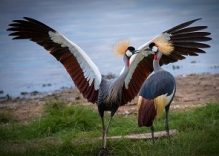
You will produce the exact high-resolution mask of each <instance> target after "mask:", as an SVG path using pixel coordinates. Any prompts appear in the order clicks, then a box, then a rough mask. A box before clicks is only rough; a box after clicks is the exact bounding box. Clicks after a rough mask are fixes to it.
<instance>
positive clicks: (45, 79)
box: [0, 47, 219, 97]
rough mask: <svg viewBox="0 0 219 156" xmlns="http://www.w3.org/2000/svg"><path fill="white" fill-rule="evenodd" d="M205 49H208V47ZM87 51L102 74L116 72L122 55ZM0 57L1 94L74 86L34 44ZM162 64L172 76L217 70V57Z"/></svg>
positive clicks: (59, 65)
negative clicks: (29, 49) (29, 47)
mask: <svg viewBox="0 0 219 156" xmlns="http://www.w3.org/2000/svg"><path fill="white" fill-rule="evenodd" d="M27 49H28V48H27ZM209 50H210V49H209ZM208 53H210V52H209V51H208ZM2 54H4V55H2ZM88 55H89V56H90V57H91V58H92V60H93V61H94V62H95V63H96V64H97V66H98V67H99V68H100V71H101V73H103V74H108V73H114V74H117V75H118V74H119V73H120V70H121V69H122V67H123V61H122V58H120V57H117V56H116V55H114V54H113V53H110V52H109V53H91V54H88ZM210 56H211V55H210ZM3 58H4V59H3ZM205 58H207V59H205ZM0 59H1V63H0V75H1V77H0V90H3V91H4V94H9V95H10V96H13V97H16V96H19V95H20V94H21V92H33V91H39V92H50V91H55V90H58V89H61V88H63V87H72V86H74V84H73V82H72V80H71V78H70V76H69V75H68V73H67V72H66V71H65V69H64V67H63V66H62V64H61V63H59V62H58V61H56V59H54V58H53V57H52V56H50V55H49V54H48V53H47V52H46V51H45V50H44V49H42V48H38V47H36V50H35V51H28V50H24V51H22V52H21V51H20V50H18V51H14V52H13V55H12V54H11V55H10V54H9V52H8V53H1V55H0ZM164 68H165V69H166V70H168V71H170V72H171V73H172V74H174V75H175V76H177V75H184V74H190V73H219V63H218V61H217V59H215V60H214V59H213V58H212V59H209V54H201V56H199V57H188V58H187V59H186V60H183V61H180V62H177V63H174V64H169V65H167V66H164Z"/></svg>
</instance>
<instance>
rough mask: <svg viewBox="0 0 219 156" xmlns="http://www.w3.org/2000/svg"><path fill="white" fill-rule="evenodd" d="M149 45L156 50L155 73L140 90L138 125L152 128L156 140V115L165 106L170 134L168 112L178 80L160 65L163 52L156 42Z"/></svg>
mask: <svg viewBox="0 0 219 156" xmlns="http://www.w3.org/2000/svg"><path fill="white" fill-rule="evenodd" d="M149 47H150V48H151V49H152V51H154V58H153V69H154V71H153V73H151V74H150V75H149V76H148V78H147V79H146V80H145V82H144V84H143V85H142V88H141V90H140V92H139V98H138V125H139V127H142V126H146V127H150V128H151V134H152V140H153V142H154V126H153V121H154V119H155V117H158V118H159V117H160V116H161V115H162V112H163V110H164V108H165V112H166V116H165V117H166V120H165V127H166V132H167V135H168V136H169V123H168V112H169V108H170V104H171V102H172V100H173V97H174V95H175V92H176V82H175V78H174V76H173V75H172V74H171V73H169V72H168V71H165V70H164V69H163V68H161V67H160V64H159V60H160V59H161V57H162V53H160V52H158V51H157V50H158V48H157V46H156V45H155V43H153V42H152V43H151V44H150V45H149Z"/></svg>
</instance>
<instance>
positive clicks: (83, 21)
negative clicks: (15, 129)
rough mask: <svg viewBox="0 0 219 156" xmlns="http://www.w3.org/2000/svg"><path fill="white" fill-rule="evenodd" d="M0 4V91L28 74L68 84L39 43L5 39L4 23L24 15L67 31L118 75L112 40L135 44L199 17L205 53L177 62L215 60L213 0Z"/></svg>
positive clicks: (218, 19) (218, 4)
mask: <svg viewBox="0 0 219 156" xmlns="http://www.w3.org/2000/svg"><path fill="white" fill-rule="evenodd" d="M0 3H1V5H0V14H1V16H0V41H1V42H0V75H1V77H0V89H1V88H5V86H6V85H5V84H7V86H8V85H10V84H11V85H14V84H16V83H17V82H20V81H24V79H25V78H26V79H27V80H25V82H27V83H32V82H33V81H31V80H29V79H28V78H27V77H29V76H30V75H32V76H31V78H33V77H35V79H36V80H34V82H35V81H37V80H41V81H50V78H52V76H53V74H54V75H56V76H60V80H61V79H64V80H66V81H69V82H70V79H69V77H68V76H67V74H66V72H65V71H64V70H63V68H62V66H61V65H60V64H59V63H57V62H56V60H55V59H54V58H52V57H51V56H49V54H47V53H46V52H44V50H43V49H42V48H41V47H40V46H38V45H36V44H33V43H31V42H30V41H26V40H22V41H18V40H16V41H12V40H11V38H10V37H8V32H6V29H7V27H8V24H9V23H10V22H11V21H12V20H13V19H20V18H22V17H24V16H27V17H32V18H35V19H38V20H40V21H42V22H44V23H46V24H47V25H49V26H51V27H53V28H54V29H55V30H57V31H59V32H61V33H63V34H64V35H66V36H67V37H68V38H69V39H70V40H72V41H73V42H75V43H76V44H78V45H79V46H80V47H81V48H82V49H84V50H85V51H86V52H87V53H88V55H89V56H90V57H91V58H92V60H93V61H94V62H95V63H96V64H97V66H98V67H99V68H100V70H101V72H102V73H108V72H110V71H112V72H115V73H119V71H120V70H121V68H122V65H123V62H122V61H121V58H119V57H117V56H115V54H114V53H113V52H112V51H113V45H114V44H115V43H116V42H117V41H119V40H124V39H128V40H130V42H131V44H132V45H133V46H135V47H138V46H140V45H141V44H143V43H145V42H147V41H148V40H150V39H151V38H153V37H154V36H155V35H158V34H159V33H160V32H162V31H165V30H166V29H169V28H171V27H173V26H175V25H177V24H179V23H182V22H185V21H188V20H191V19H195V18H199V17H201V18H203V20H201V21H198V22H197V23H196V25H207V26H209V29H208V31H210V32H212V35H211V37H212V38H213V40H212V41H211V42H209V44H210V45H211V46H212V48H210V49H208V50H207V54H204V55H201V56H199V57H190V58H188V59H187V60H185V61H182V62H179V64H180V65H182V64H183V65H184V64H186V63H188V62H189V61H192V60H197V62H199V63H200V64H202V63H204V64H209V65H211V64H212V65H214V64H218V63H217V60H218V58H219V53H218V49H219V44H218V43H217V42H218V41H219V1H218V0H193V1H191V0H169V1H168V0H167V1H164V0H156V1H155V0H145V1H144V0H141V1H136V0H111V1H103V0H93V1H91V0H80V1H76V0H75V1H74V0H63V1H60V0H46V1H45V0H37V1H30V0H0ZM205 68H206V67H205ZM22 70H23V71H22ZM48 70H49V71H50V72H48ZM2 75H4V76H2ZM41 75H44V76H43V77H45V79H44V78H43V77H42V76H41ZM51 75H52V76H51ZM63 75H65V76H63ZM12 78H13V79H12ZM12 81H13V83H12ZM41 81H40V82H41ZM3 82H4V84H3ZM40 82H39V83H40Z"/></svg>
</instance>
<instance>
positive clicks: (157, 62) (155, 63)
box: [153, 52, 162, 72]
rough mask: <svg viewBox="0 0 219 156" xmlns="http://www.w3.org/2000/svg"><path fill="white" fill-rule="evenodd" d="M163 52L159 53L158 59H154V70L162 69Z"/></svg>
mask: <svg viewBox="0 0 219 156" xmlns="http://www.w3.org/2000/svg"><path fill="white" fill-rule="evenodd" d="M161 56H162V54H161V53H160V52H158V53H157V60H155V59H154V60H153V68H154V72H156V71H159V70H162V68H161V66H160V59H161Z"/></svg>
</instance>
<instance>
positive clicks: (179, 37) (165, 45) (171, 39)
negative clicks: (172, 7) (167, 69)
mask: <svg viewBox="0 0 219 156" xmlns="http://www.w3.org/2000/svg"><path fill="white" fill-rule="evenodd" d="M198 20H200V18H199V19H195V20H191V21H188V22H185V23H182V24H180V25H177V26H175V27H173V28H171V29H169V30H167V31H164V32H163V33H162V34H161V35H159V36H158V37H156V38H154V39H153V40H152V42H154V43H155V44H156V45H157V46H158V49H159V51H160V52H161V53H163V54H164V55H163V56H162V59H161V60H160V64H161V65H162V64H168V63H172V62H177V61H178V60H182V59H185V58H186V56H188V55H189V56H198V54H199V53H205V51H204V50H203V49H204V48H209V47H210V46H209V45H208V44H206V43H203V42H206V41H210V40H211V38H210V37H208V36H209V35H210V34H211V33H209V32H206V31H203V30H204V29H206V28H207V26H190V25H191V24H192V23H194V22H196V21H198Z"/></svg>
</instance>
